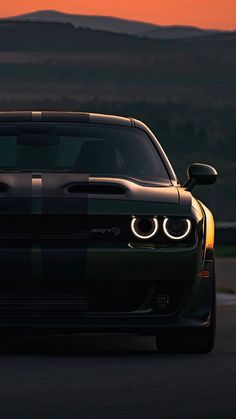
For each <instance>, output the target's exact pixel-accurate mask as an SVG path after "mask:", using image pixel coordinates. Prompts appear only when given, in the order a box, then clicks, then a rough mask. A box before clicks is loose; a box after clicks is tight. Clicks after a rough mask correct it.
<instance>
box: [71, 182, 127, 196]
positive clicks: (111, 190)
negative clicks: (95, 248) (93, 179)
mask: <svg viewBox="0 0 236 419" xmlns="http://www.w3.org/2000/svg"><path fill="white" fill-rule="evenodd" d="M67 192H69V193H71V194H79V193H82V194H96V195H124V194H125V192H126V189H125V188H124V187H123V186H120V185H109V184H90V183H83V184H81V183H73V184H71V185H69V186H67Z"/></svg>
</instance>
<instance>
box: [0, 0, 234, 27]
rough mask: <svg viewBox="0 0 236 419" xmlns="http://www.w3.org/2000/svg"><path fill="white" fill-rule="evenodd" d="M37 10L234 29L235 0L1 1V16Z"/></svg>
mask: <svg viewBox="0 0 236 419" xmlns="http://www.w3.org/2000/svg"><path fill="white" fill-rule="evenodd" d="M39 9H41V10H42V9H55V10H61V11H64V12H68V13H79V14H96V15H108V16H117V17H122V18H127V19H134V20H141V21H146V22H154V23H157V24H161V25H173V24H184V25H196V26H201V27H205V28H222V29H236V0H145V1H144V0H118V1H113V0H8V1H4V0H3V1H1V3H0V16H1V17H5V16H12V15H17V14H20V13H26V12H30V11H33V10H39Z"/></svg>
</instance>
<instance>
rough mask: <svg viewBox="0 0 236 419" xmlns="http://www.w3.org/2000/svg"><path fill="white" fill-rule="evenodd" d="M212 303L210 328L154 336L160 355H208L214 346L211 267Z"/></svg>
mask: <svg viewBox="0 0 236 419" xmlns="http://www.w3.org/2000/svg"><path fill="white" fill-rule="evenodd" d="M212 283H213V290H212V292H213V303H212V312H211V320H210V326H208V327H203V328H190V329H175V330H163V331H160V333H159V334H158V335H157V336H156V346H157V349H158V352H160V353H209V352H211V351H212V349H213V348H214V345H215V329H216V290H215V269H214V265H213V281H212Z"/></svg>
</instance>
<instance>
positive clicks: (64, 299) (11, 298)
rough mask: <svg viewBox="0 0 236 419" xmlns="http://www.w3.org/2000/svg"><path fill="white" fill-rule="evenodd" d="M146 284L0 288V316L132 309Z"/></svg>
mask: <svg viewBox="0 0 236 419" xmlns="http://www.w3.org/2000/svg"><path fill="white" fill-rule="evenodd" d="M147 288H148V287H147V284H146V283H140V284H137V283H136V284H135V285H133V286H132V285H123V286H121V285H120V286H117V285H116V284H113V285H110V286H109V284H108V283H107V284H101V285H100V286H94V285H90V287H82V288H80V289H75V290H71V289H70V290H67V289H61V290H56V291H53V290H51V289H49V290H40V289H38V290H33V289H32V290H2V291H1V292H0V318H1V319H4V318H9V317H13V318H15V317H17V318H19V317H21V318H22V317H76V316H81V314H83V313H84V314H86V313H90V312H96V313H102V312H103V313H105V312H109V313H110V312H111V313H112V312H113V313H115V312H133V311H136V310H138V309H139V308H140V307H141V306H142V305H143V304H144V302H145V299H146V295H147Z"/></svg>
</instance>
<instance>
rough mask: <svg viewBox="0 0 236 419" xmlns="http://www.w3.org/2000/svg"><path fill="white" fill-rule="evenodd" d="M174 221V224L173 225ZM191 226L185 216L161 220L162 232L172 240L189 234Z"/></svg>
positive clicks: (180, 238) (181, 238)
mask: <svg viewBox="0 0 236 419" xmlns="http://www.w3.org/2000/svg"><path fill="white" fill-rule="evenodd" d="M171 223H172V225H171ZM174 223H176V224H175V225H174ZM181 223H182V225H181ZM191 227H192V224H191V221H190V220H188V219H187V218H179V219H178V218H165V220H164V221H163V230H164V233H165V234H166V236H167V237H169V238H170V239H172V240H183V239H185V238H186V237H187V236H188V235H189V233H190V231H191ZM178 229H179V231H178Z"/></svg>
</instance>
